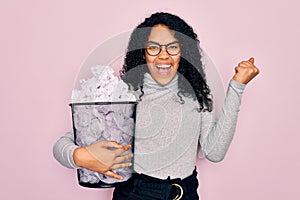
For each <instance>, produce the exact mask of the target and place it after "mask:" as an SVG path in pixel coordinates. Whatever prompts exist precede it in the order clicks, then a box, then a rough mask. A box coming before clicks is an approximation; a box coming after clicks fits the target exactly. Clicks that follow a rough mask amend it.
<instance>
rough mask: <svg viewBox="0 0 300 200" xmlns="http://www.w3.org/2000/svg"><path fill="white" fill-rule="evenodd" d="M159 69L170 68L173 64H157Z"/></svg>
mask: <svg viewBox="0 0 300 200" xmlns="http://www.w3.org/2000/svg"><path fill="white" fill-rule="evenodd" d="M156 67H157V68H158V69H169V68H170V67H171V65H156Z"/></svg>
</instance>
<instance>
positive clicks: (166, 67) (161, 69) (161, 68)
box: [155, 64, 171, 76]
mask: <svg viewBox="0 0 300 200" xmlns="http://www.w3.org/2000/svg"><path fill="white" fill-rule="evenodd" d="M155 67H156V69H157V72H158V73H159V74H160V75H162V76H166V75H168V74H169V73H170V72H171V65H170V64H163V65H159V64H156V65H155Z"/></svg>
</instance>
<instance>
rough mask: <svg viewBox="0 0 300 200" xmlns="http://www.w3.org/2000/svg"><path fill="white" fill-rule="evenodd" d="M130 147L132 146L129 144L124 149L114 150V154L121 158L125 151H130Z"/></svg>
mask: <svg viewBox="0 0 300 200" xmlns="http://www.w3.org/2000/svg"><path fill="white" fill-rule="evenodd" d="M130 147H131V145H130V144H127V145H125V146H124V147H122V148H118V149H116V150H114V153H115V155H116V156H119V155H121V154H122V153H124V152H125V151H127V150H128V149H130Z"/></svg>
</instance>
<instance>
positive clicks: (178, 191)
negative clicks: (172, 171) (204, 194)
mask: <svg viewBox="0 0 300 200" xmlns="http://www.w3.org/2000/svg"><path fill="white" fill-rule="evenodd" d="M198 185H199V182H198V180H197V171H196V169H195V170H194V172H193V174H192V175H190V176H188V177H186V178H184V179H180V178H178V179H170V178H167V179H164V180H162V179H158V178H154V177H151V176H147V175H144V174H133V176H132V177H131V178H130V179H129V180H128V181H126V182H123V183H120V184H118V185H117V186H116V187H115V190H114V194H113V200H173V199H181V200H198V199H199V196H198V193H197V188H198Z"/></svg>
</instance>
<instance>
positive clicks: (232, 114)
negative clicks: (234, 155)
mask: <svg viewBox="0 0 300 200" xmlns="http://www.w3.org/2000/svg"><path fill="white" fill-rule="evenodd" d="M245 87H246V85H245V84H241V83H238V82H236V81H234V80H231V81H230V83H229V87H228V89H227V93H226V97H225V100H224V104H223V107H222V112H221V114H220V116H219V119H218V120H217V119H216V118H215V114H214V113H213V112H202V117H201V130H200V131H201V132H200V139H199V142H200V146H201V151H202V152H203V153H204V155H205V157H206V158H207V159H208V160H210V161H212V162H220V161H222V160H223V159H224V157H225V154H226V152H227V150H228V148H229V145H230V143H231V141H232V138H233V135H234V132H235V129H236V124H237V119H238V112H239V107H240V104H241V98H242V94H243V91H244V89H245Z"/></svg>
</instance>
